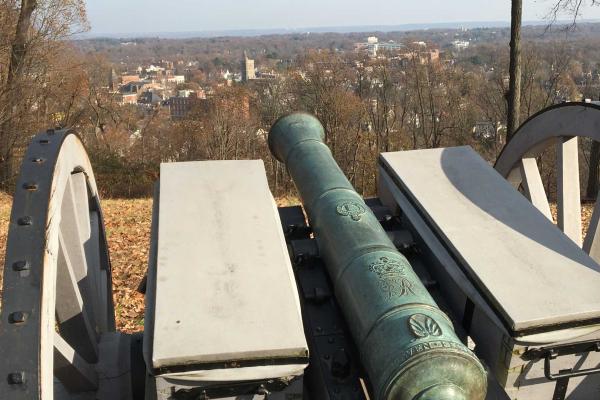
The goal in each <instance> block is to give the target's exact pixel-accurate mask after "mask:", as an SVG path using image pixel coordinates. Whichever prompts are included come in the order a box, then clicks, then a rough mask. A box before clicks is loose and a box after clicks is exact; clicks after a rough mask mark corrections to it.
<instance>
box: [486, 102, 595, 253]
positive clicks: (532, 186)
mask: <svg viewBox="0 0 600 400" xmlns="http://www.w3.org/2000/svg"><path fill="white" fill-rule="evenodd" d="M578 137H586V138H589V139H592V140H595V141H600V105H599V104H597V103H563V104H559V105H556V106H552V107H549V108H547V109H545V110H542V111H540V112H539V113H537V114H535V115H534V116H532V117H531V118H529V119H528V120H527V121H525V122H524V123H523V125H521V126H520V127H519V129H518V130H517V131H516V132H515V134H514V136H513V137H512V139H511V140H510V141H509V143H508V144H507V145H506V146H505V147H504V149H503V150H502V152H501V153H500V156H499V157H498V160H497V161H496V165H495V168H496V170H497V171H498V172H499V173H500V174H501V175H502V176H504V177H505V178H506V179H508V181H509V182H510V183H512V184H513V186H515V187H516V188H519V187H520V188H522V190H523V193H524V194H525V195H526V196H527V197H528V198H529V200H530V201H531V202H532V204H533V205H534V206H535V207H536V208H537V209H538V210H540V211H541V212H542V213H543V214H544V215H546V217H548V218H549V219H550V220H552V215H551V213H550V206H549V203H548V197H547V195H546V192H545V190H544V185H543V184H542V179H541V176H540V171H539V168H538V165H537V160H536V159H537V157H539V156H540V155H541V154H542V153H543V152H544V151H546V150H547V149H549V148H551V147H555V149H556V177H557V186H556V188H557V190H556V191H557V193H556V194H557V198H556V200H557V225H558V227H559V228H560V229H561V230H562V231H563V232H564V233H565V234H566V235H567V236H568V237H569V238H571V240H573V241H574V242H575V243H577V244H578V245H579V246H580V247H582V248H583V250H584V251H585V252H587V253H588V254H589V255H590V256H591V257H592V258H593V259H594V260H595V261H596V262H600V234H599V228H600V227H599V224H598V222H599V220H600V209H599V207H598V202H596V206H595V207H594V211H593V214H592V218H591V221H590V225H589V227H588V230H587V234H586V236H585V238H582V230H581V226H582V223H581V222H582V221H581V189H580V173H579V147H578Z"/></svg>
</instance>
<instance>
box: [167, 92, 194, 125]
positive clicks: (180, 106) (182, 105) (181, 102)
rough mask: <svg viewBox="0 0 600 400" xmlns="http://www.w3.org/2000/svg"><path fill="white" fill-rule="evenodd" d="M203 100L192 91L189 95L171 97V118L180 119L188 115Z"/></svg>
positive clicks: (169, 102)
mask: <svg viewBox="0 0 600 400" xmlns="http://www.w3.org/2000/svg"><path fill="white" fill-rule="evenodd" d="M201 101H202V100H200V99H199V98H198V96H197V95H196V93H191V94H190V95H189V96H188V97H171V98H170V99H169V101H168V104H169V112H170V115H171V119H172V120H178V119H183V118H185V117H187V115H188V113H189V112H190V111H192V110H193V109H194V108H196V107H197V106H198V105H199V104H200V102H201Z"/></svg>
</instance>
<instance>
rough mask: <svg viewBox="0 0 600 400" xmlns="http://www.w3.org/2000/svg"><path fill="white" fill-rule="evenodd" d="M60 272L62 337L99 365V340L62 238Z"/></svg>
mask: <svg viewBox="0 0 600 400" xmlns="http://www.w3.org/2000/svg"><path fill="white" fill-rule="evenodd" d="M58 240H59V252H58V270H57V276H56V293H57V296H56V317H57V319H58V323H59V331H60V334H61V336H62V337H63V338H64V339H65V340H66V341H67V343H69V344H70V345H71V346H73V347H74V348H75V349H77V351H78V352H79V354H80V355H81V356H82V357H83V358H84V359H85V360H86V361H88V362H90V363H94V362H97V361H98V344H97V341H98V337H97V335H96V332H95V331H94V328H93V326H92V324H91V323H90V320H89V319H88V314H87V313H86V312H85V311H84V304H83V299H82V297H81V293H80V291H79V285H78V284H77V281H76V279H75V274H74V272H73V265H72V264H71V260H70V259H69V255H68V254H67V253H66V251H65V250H64V249H65V247H66V245H65V242H64V239H63V237H62V234H59V239H58Z"/></svg>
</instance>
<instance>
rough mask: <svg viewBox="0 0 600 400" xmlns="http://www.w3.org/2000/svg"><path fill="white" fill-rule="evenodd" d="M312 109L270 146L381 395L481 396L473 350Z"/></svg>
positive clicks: (405, 398)
mask: <svg viewBox="0 0 600 400" xmlns="http://www.w3.org/2000/svg"><path fill="white" fill-rule="evenodd" d="M323 139H324V130H323V126H322V125H321V123H320V122H319V120H318V119H316V118H315V117H313V116H311V115H309V114H304V113H294V114H290V115H287V116H285V117H283V118H280V119H279V120H278V121H277V122H276V123H275V124H274V125H273V127H272V128H271V130H270V132H269V148H270V149H271V152H272V153H273V155H274V156H275V157H276V158H277V159H278V160H279V161H281V162H283V163H284V164H285V165H286V167H287V170H288V172H289V173H290V175H291V177H292V179H293V180H294V182H295V184H296V187H297V189H298V192H299V194H300V197H301V199H302V202H303V204H304V208H305V210H306V213H307V215H308V219H309V222H310V224H311V226H312V229H313V231H314V235H315V238H316V240H317V243H318V246H319V253H320V254H321V255H322V257H323V259H324V261H325V263H326V265H327V270H328V274H329V276H330V278H331V280H332V282H333V285H334V288H335V296H336V299H337V301H338V302H339V304H340V307H341V308H342V311H343V313H344V316H345V318H346V320H347V322H348V325H349V327H350V330H351V333H352V336H353V339H354V341H355V343H356V344H357V347H358V349H359V352H360V357H361V361H362V364H363V365H364V367H365V370H366V372H367V375H368V377H369V380H370V381H371V384H372V387H373V391H374V395H375V398H376V399H377V400H392V399H393V400H433V399H435V400H475V399H477V400H482V399H484V398H485V394H486V388H487V379H486V373H485V370H484V368H483V367H482V365H481V363H480V362H479V360H478V359H477V357H476V356H475V355H474V354H473V353H472V352H471V351H470V350H469V349H468V348H467V347H466V346H465V345H464V344H463V343H462V342H461V341H460V340H459V339H458V337H457V336H456V334H455V332H454V328H453V326H452V322H451V321H450V320H449V319H448V317H447V316H446V315H445V314H444V313H443V312H442V311H441V310H440V309H439V308H438V306H437V305H436V303H435V302H434V300H433V299H432V297H431V296H430V295H429V293H428V292H427V289H425V287H424V286H423V285H422V283H421V281H420V280H419V278H418V277H417V275H416V274H415V272H414V271H413V269H412V267H411V266H410V264H409V263H408V261H407V259H406V258H405V257H404V256H403V255H402V254H400V253H399V252H398V251H397V250H396V248H395V247H394V245H393V244H392V242H391V241H390V239H389V238H388V236H387V234H386V233H385V231H384V230H383V228H382V227H381V225H380V224H379V222H378V221H377V219H376V217H375V216H374V215H373V213H372V212H371V210H370V209H369V207H368V206H367V205H366V204H365V202H364V201H363V199H362V197H361V196H360V195H359V194H358V193H356V191H355V190H354V188H353V187H352V185H351V183H350V182H349V181H348V179H347V178H346V176H345V175H344V173H343V172H342V170H341V169H340V167H339V166H338V165H337V163H336V162H335V160H334V159H333V156H332V154H331V151H330V150H329V147H327V145H326V144H325V143H324V142H323Z"/></svg>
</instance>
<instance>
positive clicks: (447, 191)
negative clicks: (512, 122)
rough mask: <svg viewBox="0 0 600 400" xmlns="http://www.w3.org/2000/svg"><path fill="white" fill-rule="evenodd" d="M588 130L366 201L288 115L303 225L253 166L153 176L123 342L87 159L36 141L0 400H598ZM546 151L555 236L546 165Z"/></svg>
mask: <svg viewBox="0 0 600 400" xmlns="http://www.w3.org/2000/svg"><path fill="white" fill-rule="evenodd" d="M598 126H600V106H598V105H596V104H592V103H566V104H562V105H559V106H555V107H551V108H550V109H547V110H545V111H543V112H541V113H539V114H537V115H535V116H533V117H532V118H530V119H529V120H528V121H526V122H525V123H524V124H523V125H522V126H521V128H520V129H519V131H518V132H517V133H516V135H515V137H514V138H513V139H512V140H511V141H510V143H509V144H508V145H507V146H506V147H505V148H504V150H503V151H502V153H501V155H500V157H499V158H498V160H497V162H496V165H495V168H493V167H492V166H490V165H489V164H488V163H486V162H485V161H484V160H483V159H482V158H481V157H480V156H479V155H477V154H476V153H475V152H474V151H473V150H472V149H471V148H469V147H456V148H446V149H431V150H417V151H405V152H395V153H384V154H382V155H381V156H380V159H379V177H378V185H379V186H378V197H377V198H371V199H363V198H362V197H361V196H360V195H358V194H357V193H356V192H355V191H354V188H353V187H352V185H351V184H350V182H349V181H348V180H347V179H346V177H345V176H344V174H343V173H342V171H341V170H340V168H339V167H338V166H337V164H336V163H335V161H334V160H333V157H332V155H331V152H330V151H329V149H328V148H327V146H326V145H325V143H324V142H323V133H324V132H323V128H322V126H321V124H320V123H319V121H318V120H316V119H315V118H314V117H312V116H310V115H308V114H301V113H297V114H291V115H288V116H285V117H283V118H281V119H280V120H279V121H277V122H276V123H275V125H274V126H273V127H272V129H271V131H270V133H269V147H270V149H271V152H272V153H273V155H274V156H275V157H276V158H277V159H278V160H279V161H280V162H282V163H284V164H285V165H286V167H287V170H288V172H289V174H290V176H291V177H292V179H293V180H294V182H295V184H296V186H297V188H298V192H299V194H300V197H301V199H302V203H303V206H293V207H280V208H277V206H276V205H275V202H274V200H273V197H272V195H271V193H270V191H269V188H268V184H267V180H266V175H265V171H264V166H263V165H262V162H260V161H200V162H186V163H166V164H162V165H161V174H160V180H159V182H157V184H156V187H155V195H154V206H153V216H152V234H151V244H150V257H149V262H148V274H147V280H146V285H145V296H146V314H145V318H144V332H143V333H140V334H132V335H130V334H126V333H123V332H118V331H117V330H116V328H115V317H114V304H113V300H112V290H111V287H112V283H111V267H110V258H109V254H108V247H107V242H106V234H105V230H104V224H103V220H102V212H101V208H100V200H99V197H98V193H97V189H96V184H95V180H94V174H93V171H92V168H91V165H90V162H89V160H88V158H87V155H86V152H85V149H84V148H83V146H82V144H81V142H80V140H79V139H78V137H77V136H76V135H75V134H74V133H72V132H70V131H66V130H48V131H47V132H44V133H40V134H39V135H37V136H36V137H35V138H34V139H33V140H32V142H31V144H30V146H29V149H28V150H27V153H26V155H25V157H24V160H23V164H22V167H21V174H20V178H19V181H18V184H17V189H16V191H15V195H14V198H13V209H12V214H11V223H10V228H9V234H8V244H7V251H6V263H5V268H4V284H3V292H2V296H3V297H2V310H1V317H0V318H1V319H0V359H1V360H2V361H0V377H1V379H0V398H2V399H7V400H12V399H41V400H49V399H52V398H56V399H101V400H104V399H123V400H129V399H136V400H137V399H149V400H150V399H161V400H162V399H198V400H200V399H240V400H243V399H275V400H279V399H281V400H283V399H306V400H328V399H331V400H333V399H353V400H354V399H356V400H363V399H374V400H392V399H394V400H396V399H397V400H431V399H444V400H475V399H477V400H483V399H488V400H491V399H502V400H504V399H527V400H530V399H533V400H537V399H539V400H542V399H548V400H549V399H553V400H560V399H570V400H585V399H593V398H598V396H600V375H598V373H599V372H600V368H599V364H600V353H599V352H600V290H598V289H599V288H600V266H599V265H598V263H597V261H599V260H600V244H599V241H600V239H598V238H597V236H598V235H597V232H598V229H599V228H598V221H599V220H600V209H598V208H596V209H595V210H594V214H593V217H592V220H591V223H590V227H589V228H588V231H587V235H586V237H585V239H582V236H581V214H580V207H581V205H580V196H579V191H580V189H579V166H578V147H577V136H583V137H588V138H591V139H593V140H600V131H599V130H598V129H597V127H598ZM552 147H555V148H556V149H557V153H556V154H557V163H556V165H557V173H556V176H557V178H558V181H557V190H558V194H557V210H558V218H557V220H558V224H557V225H554V223H553V221H552V215H551V213H550V206H549V203H548V198H547V196H546V194H545V192H544V186H543V185H542V180H541V177H540V173H539V170H538V167H537V164H536V157H538V156H539V155H540V154H541V152H542V151H544V150H545V149H547V148H552Z"/></svg>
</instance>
